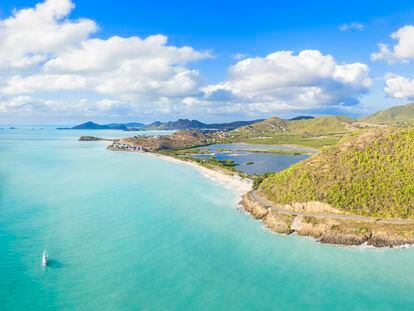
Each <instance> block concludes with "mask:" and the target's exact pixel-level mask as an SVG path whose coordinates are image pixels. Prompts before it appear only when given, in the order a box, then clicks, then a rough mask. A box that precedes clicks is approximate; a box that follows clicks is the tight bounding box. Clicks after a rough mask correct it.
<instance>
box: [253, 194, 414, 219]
mask: <svg viewBox="0 0 414 311" xmlns="http://www.w3.org/2000/svg"><path fill="white" fill-rule="evenodd" d="M248 195H249V196H250V197H251V198H252V199H253V200H255V201H257V202H259V203H260V204H261V205H263V206H265V207H266V208H269V209H270V210H272V211H275V212H278V213H281V214H285V215H292V216H305V217H314V218H332V219H346V220H356V221H367V222H376V223H388V224H414V220H413V219H398V218H395V219H391V218H377V217H365V216H358V215H340V214H315V213H306V212H295V211H289V210H286V209H283V208H280V207H277V206H276V205H275V204H274V203H273V202H270V201H269V200H267V199H265V198H263V197H262V196H261V195H259V193H258V192H257V190H253V191H251V192H249V194H248Z"/></svg>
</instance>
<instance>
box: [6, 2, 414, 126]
mask: <svg viewBox="0 0 414 311" xmlns="http://www.w3.org/2000/svg"><path fill="white" fill-rule="evenodd" d="M47 2H48V3H47ZM39 3H42V1H22V0H15V1H8V0H3V1H2V2H1V3H0V19H1V20H3V21H5V20H7V19H13V18H14V19H15V20H16V21H17V22H18V23H21V24H22V25H23V26H19V27H14V26H10V27H9V26H7V25H6V26H5V25H2V26H0V38H1V37H5V36H9V37H10V38H13V37H12V36H15V37H18V38H20V37H19V33H18V31H20V32H22V31H23V32H24V30H25V28H24V27H28V29H32V27H30V24H29V22H28V23H26V22H25V21H24V18H26V17H25V16H23V17H19V18H17V16H18V14H19V12H20V10H22V9H27V8H31V9H32V10H33V16H35V15H36V14H38V12H37V11H36V9H35V6H36V4H39ZM43 4H44V5H46V4H47V5H49V7H53V8H56V9H57V10H62V12H58V13H57V16H58V17H56V16H55V17H54V18H55V19H56V20H55V21H53V22H52V24H53V25H46V24H44V23H42V25H40V26H39V31H38V32H36V35H39V33H42V32H44V33H45V36H44V38H45V40H48V39H47V38H48V36H49V35H50V38H51V39H50V40H53V38H56V36H57V34H56V33H55V32H58V31H60V30H59V25H62V24H64V23H67V22H69V23H76V22H77V21H78V20H79V19H88V20H89V21H93V23H95V25H96V29H86V28H87V27H92V26H90V25H89V26H88V25H84V28H82V27H79V33H80V35H79V38H77V40H78V42H75V41H76V40H75V39H73V38H72V37H73V36H76V35H74V34H72V33H71V34H70V35H68V36H72V37H70V38H68V37H65V38H64V39H62V40H63V41H62V42H61V43H59V44H60V46H62V48H57V47H56V46H55V45H53V44H51V45H48V44H45V47H44V48H42V49H41V50H40V51H38V50H35V51H34V50H33V49H32V48H29V47H27V46H14V45H11V46H5V47H4V48H9V50H10V49H17V50H19V51H20V50H21V51H22V52H21V54H20V57H21V58H22V59H23V58H24V57H32V56H33V55H35V56H38V58H39V60H36V61H32V60H30V66H29V65H28V66H26V65H25V67H24V68H22V66H21V65H19V66H15V65H10V63H12V62H14V61H16V59H13V60H10V59H7V57H8V55H6V54H4V55H6V56H4V57H5V58H6V61H7V62H6V61H4V64H6V65H4V66H3V74H0V78H1V79H0V91H2V92H0V122H6V121H9V122H7V123H14V122H15V123H19V122H21V123H36V122H41V123H55V122H60V123H61V122H69V123H70V122H78V121H83V120H85V119H94V120H98V121H127V120H141V121H151V120H155V119H160V120H167V119H175V118H178V117H189V118H198V119H201V120H203V121H224V120H234V119H250V118H254V117H265V116H270V115H279V116H282V117H289V116H294V115H298V114H314V115H317V114H326V113H328V114H347V115H351V116H358V115H361V114H367V113H371V112H373V111H377V110H379V109H383V108H386V107H389V106H392V105H395V104H402V103H406V102H408V101H410V100H411V99H413V98H414V82H413V81H412V80H411V79H412V78H413V77H412V69H413V65H412V64H411V59H412V58H414V55H410V54H409V53H408V54H407V53H405V52H401V53H400V52H393V47H395V46H396V45H397V44H398V42H399V41H398V40H400V43H401V45H404V46H408V47H410V42H411V41H410V40H411V37H412V36H413V34H412V33H411V32H410V31H409V30H410V29H408V30H407V32H406V33H404V35H403V36H401V37H399V38H397V39H391V38H390V35H391V34H392V33H394V32H396V31H398V30H399V29H401V28H403V27H404V26H409V25H412V24H414V22H413V21H414V4H413V3H412V1H376V2H375V4H374V3H373V2H371V1H295V2H294V3H292V2H288V1H203V2H201V1H132V0H130V1H125V0H117V1H112V0H107V1H90V0H88V1H79V0H78V1H76V0H74V1H70V0H49V1H46V2H44V3H43ZM68 5H69V6H71V8H70V9H68V7H67V6H68ZM38 11H39V12H40V10H38ZM13 12H15V13H13ZM48 12H49V11H48ZM53 12H55V11H53ZM39 14H40V13H39ZM42 14H43V13H42ZM51 14H52V15H53V14H54V13H51ZM59 14H60V15H59ZM42 16H43V17H44V15H42ZM43 17H42V18H43ZM27 19H28V20H29V21H31V18H27ZM33 20H34V21H33V22H34V23H36V21H35V19H34V18H33ZM17 22H16V24H17ZM36 25H38V24H36ZM49 26H50V27H55V26H56V27H57V28H56V29H55V30H53V31H55V32H53V33H52V34H50V33H48V31H49V29H50V27H49ZM341 26H342V27H341ZM13 27H14V28H13ZM41 27H43V28H41ZM85 27H86V28H85ZM34 28H35V27H33V29H34ZM92 28H93V27H92ZM82 32H83V33H84V35H82ZM157 34H161V35H163V36H165V38H166V40H167V42H166V43H159V44H158V43H156V44H155V45H157V46H158V47H160V46H161V48H160V49H159V50H158V51H157V52H156V53H155V54H156V55H155V56H154V60H153V61H154V64H163V65H165V68H160V70H159V71H157V73H153V72H146V71H147V69H145V70H144V71H145V72H146V73H145V74H141V67H140V66H141V65H140V64H142V63H143V59H142V54H139V55H138V56H136V55H135V56H134V55H128V57H127V58H126V59H125V63H122V64H120V65H119V66H123V65H125V64H130V62H131V61H132V62H133V63H134V64H135V65H134V66H135V67H134V69H133V70H135V71H137V72H140V74H139V77H137V75H136V74H135V73H134V72H132V73H131V72H130V71H128V74H130V75H131V76H128V77H129V78H128V79H127V80H122V81H121V80H119V79H118V77H119V76H118V75H121V76H125V73H124V72H118V71H117V73H116V74H117V75H115V74H114V70H116V68H111V69H110V70H109V69H107V68H108V66H107V64H101V66H102V69H101V68H99V72H100V73H99V77H94V76H93V75H94V74H96V72H97V69H96V68H95V69H93V70H92V69H91V68H88V69H87V70H86V69H85V70H83V69H82V73H81V71H80V70H79V69H76V70H75V69H73V68H69V69H68V68H66V67H65V70H63V69H62V68H60V67H59V68H57V69H56V68H55V67H56V66H49V65H48V64H47V62H50V61H52V62H54V59H55V58H56V59H57V58H59V59H60V58H62V62H65V60H67V57H68V55H67V53H66V52H67V51H72V50H73V49H75V48H78V49H79V47H80V46H82V44H83V43H84V42H86V41H88V40H93V39H96V38H100V39H102V40H103V41H106V40H109V39H110V38H112V37H114V36H117V37H121V38H124V39H128V38H132V37H135V36H137V37H139V38H140V39H142V40H144V39H145V38H147V37H148V36H154V35H157ZM6 39H7V37H6ZM6 41H7V40H6ZM11 41H12V40H11ZM23 41H24V40H23ZM412 41H413V42H414V38H412ZM28 42H29V43H30V40H28ZM380 43H385V44H388V49H389V50H390V51H391V53H388V54H387V53H383V56H380V57H379V58H380V59H377V60H375V61H374V60H373V59H372V54H373V53H377V52H378V51H379V48H378V44H380ZM1 45H2V43H1V42H0V63H1V62H2V60H1V58H2V55H3V54H2V53H1ZM108 45H109V44H104V45H103V47H102V49H108V51H109V49H110V47H108ZM111 46H112V45H111ZM169 46H171V47H174V48H176V49H180V48H182V47H183V46H188V47H190V48H191V49H192V53H193V54H191V55H190V56H188V55H187V54H185V53H186V52H185V51H182V50H181V51H179V52H177V53H181V54H180V55H181V56H177V55H176V54H174V55H169V56H168V60H164V59H162V57H163V56H164V55H165V53H170V52H167V50H166V49H165V48H166V47H169ZM123 48H125V47H123ZM48 49H49V50H48ZM119 49H121V47H119ZM303 50H315V51H318V52H319V53H320V55H316V56H315V55H313V54H312V55H311V56H304V57H305V58H304V59H302V58H301V59H300V61H299V62H298V60H299V59H298V58H297V56H298V54H299V53H300V52H301V51H303ZM97 51H99V49H97ZM137 51H138V52H137V53H143V52H142V51H143V48H142V47H137ZM280 51H292V52H293V53H292V55H293V56H292V57H288V60H287V61H288V62H292V66H288V68H287V69H286V71H288V72H286V75H287V76H290V75H292V77H291V78H289V79H287V80H286V81H285V80H283V79H282V80H283V81H282V80H281V81H279V77H284V76H285V72H284V71H283V70H282V69H280V68H279V67H280V66H281V65H282V66H283V64H284V62H285V58H284V57H282V56H280V55H279V56H277V57H276V60H272V61H268V60H266V56H268V55H269V54H271V53H277V52H280ZM38 53H39V55H37V54H38ZM65 53H66V54H65ZM91 53H92V52H91ZM97 53H98V52H97ZM108 53H109V52H108ZM146 53H147V52H145V53H144V54H145V55H146V56H145V60H147V59H148V58H147V57H148V56H147V54H146ZM157 53H159V54H157ZM174 53H175V52H174ZM183 53H184V54H185V55H184V54H183ZM197 53H198V54H197ZM413 53H414V52H413ZM98 54H99V53H98ZM124 54H125V53H122V55H124ZM28 55H29V56H28ZM110 55H118V54H110ZM236 55H238V58H237V59H235V56H236ZM329 55H330V56H331V57H332V58H333V64H331V65H332V66H331V67H332V68H331V69H327V71H329V72H327V73H324V74H319V73H318V72H315V68H310V69H309V68H308V69H306V70H305V71H304V72H302V71H301V68H300V66H301V64H303V62H302V61H307V60H309V59H314V58H315V57H316V58H318V59H321V61H322V62H323V63H324V64H325V62H326V61H329V60H327V59H326V58H325V57H327V56H329ZM16 57H17V56H16ZM97 57H98V56H97ZM114 57H115V56H114ZM255 58H259V60H258V62H252V63H251V64H250V63H249V66H250V67H249V68H250V69H249V70H248V71H247V72H246V71H245V69H243V68H244V67H243V66H246V64H245V63H247V62H250V61H248V60H249V59H255ZM178 59H179V60H178ZM244 60H247V61H244ZM238 62H244V64H242V63H240V64H238V66H236V65H237V63H238ZM150 63H152V60H150ZM356 63H358V64H359V63H361V64H364V65H365V66H366V68H365V67H363V68H362V67H358V66H355V68H352V70H351V71H354V69H355V70H359V71H360V72H358V77H357V76H355V77H352V78H351V80H352V81H346V83H345V82H344V79H345V78H344V77H342V76H341V77H340V78H338V74H339V75H341V73H338V72H342V71H343V70H342V69H341V68H339V69H335V68H337V67H335V66H346V65H349V64H351V65H352V64H356ZM13 64H14V63H13ZM156 66H158V65H156ZM160 66H161V65H160ZM231 66H235V70H233V71H232V70H231ZM272 66H274V67H272ZM298 66H299V71H300V73H298V76H297V75H295V74H293V73H292V72H291V71H292V70H296V69H297V68H298ZM352 66H353V65H352ZM52 67H53V68H52ZM75 67H76V66H75ZM104 67H105V68H106V69H105V70H106V71H105V70H104V69H103V68H104ZM266 67H269V68H276V69H274V70H273V69H266ZM357 67H358V68H357ZM50 68H52V69H50ZM77 68H78V67H77ZM128 68H130V67H128ZM344 68H348V67H344ZM131 70H132V69H131ZM272 70H273V71H272ZM335 70H336V72H334V71H335ZM338 70H339V71H338ZM316 71H317V70H316ZM365 71H366V72H365ZM4 72H5V73H4ZM168 72H169V73H168ZM173 72H174V73H173ZM229 72H230V73H229ZM365 74H366V75H367V76H364V75H365ZM45 75H47V76H45ZM51 75H52V76H51ZM63 75H64V76H63ZM82 75H83V76H82ZM169 75H170V76H169ZM302 75H303V76H306V77H307V78H306V79H305V80H306V81H303V82H300V83H299V82H298V83H295V81H296V80H298V78H297V77H300V76H302ZM183 76H185V78H182V77H183ZM85 77H86V78H85ZM108 77H110V79H112V80H109V78H108ZM347 77H349V75H348V74H347ZM361 77H362V78H361ZM12 78H13V79H12ZM41 79H43V80H41ZM59 79H63V81H65V82H66V81H69V82H68V83H65V84H66V85H65V86H61V85H60V84H59V85H56V86H53V87H50V85H51V82H50V81H57V80H59ZM73 79H76V81H74V82H73ZM85 79H86V80H87V81H86V82H85V81H84V80H85ZM134 79H138V80H137V81H135V80H134ZM177 79H178V80H177ZM183 79H184V80H183ZM267 79H275V82H274V83H272V81H263V80H267ZM338 79H339V80H338ZM368 79H369V80H370V81H368ZM91 80H93V81H92V82H91ZM98 80H99V81H98ZM149 80H151V81H152V83H151V86H150V88H153V89H152V91H151V92H150V91H148V92H147V89H145V91H143V88H144V86H142V85H141V84H142V83H144V85H145V83H146V82H147V81H149ZM322 80H323V81H322ZM16 81H17V82H16ZM39 81H40V82H39ZM45 81H46V82H45ZM59 81H60V80H59ZM114 81H115V82H116V83H115V82H114ZM177 81H178V82H177ZM386 81H388V82H387V83H388V85H389V87H388V89H387V91H385V90H384V84H385V82H386ZM72 82H73V85H72ZM121 82H122V84H119V83H121ZM1 83H4V86H3V87H2V85H1ZM117 83H118V84H117ZM174 83H177V84H174ZM255 83H257V86H255V87H253V86H252V87H251V88H250V86H251V85H255ZM69 84H70V85H72V86H71V87H68V85H69ZM125 84H128V85H135V84H136V85H137V87H135V88H132V89H131V88H129V89H125V90H124V91H120V90H119V89H122V88H123V87H124V86H125ZM45 85H46V86H45ZM108 85H109V86H108ZM165 85H167V86H165ZM184 85H186V87H184ZM181 86H182V87H183V89H182V90H180V91H178V92H174V91H172V90H171V89H168V90H166V88H167V87H168V88H172V89H177V88H179V87H181ZM246 86H247V89H249V88H250V89H249V90H247V91H246V90H245V89H246ZM275 89H278V90H279V91H277V92H276V93H275V91H274V90H275ZM309 90H311V91H312V94H311V95H309ZM289 92H297V93H298V94H299V95H303V96H299V95H298V97H295V96H291V94H288V93H289ZM302 93H303V94H302ZM315 94H316V95H315ZM308 96H310V97H309V98H310V100H309V102H307V100H308ZM56 107H58V108H56Z"/></svg>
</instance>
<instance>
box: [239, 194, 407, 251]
mask: <svg viewBox="0 0 414 311" xmlns="http://www.w3.org/2000/svg"><path fill="white" fill-rule="evenodd" d="M240 203H241V205H242V206H243V208H244V209H245V210H246V211H247V212H248V213H250V214H251V215H252V216H253V217H254V218H255V219H259V220H261V221H263V223H264V224H265V226H266V227H268V228H269V229H270V230H272V231H274V232H276V233H280V234H291V233H296V234H297V235H300V236H309V237H312V238H314V239H315V240H317V241H319V242H321V243H329V244H339V245H362V244H366V245H372V246H375V247H398V246H405V245H411V244H414V224H413V223H407V224H402V223H392V222H391V221H390V222H387V223H384V222H383V221H381V220H379V221H378V220H372V221H359V220H353V219H339V218H323V217H317V216H316V215H315V217H312V216H301V215H295V214H289V213H282V212H278V211H275V210H272V209H270V208H267V207H265V206H264V205H263V204H262V203H260V202H258V201H257V200H255V199H254V198H253V197H252V196H251V195H250V192H248V193H246V194H245V195H243V197H242V200H241V202H240Z"/></svg>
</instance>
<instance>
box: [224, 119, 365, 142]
mask: <svg viewBox="0 0 414 311" xmlns="http://www.w3.org/2000/svg"><path fill="white" fill-rule="evenodd" d="M354 122H355V121H354V120H353V119H351V118H347V117H340V116H323V117H317V118H312V119H302V120H292V121H289V120H284V119H280V118H276V117H273V118H269V119H266V120H264V121H262V122H257V123H254V124H251V125H249V126H243V127H240V128H238V129H236V130H234V131H232V132H231V133H230V134H229V136H230V137H232V138H233V139H235V140H238V141H244V142H248V143H257V144H296V145H302V146H306V147H315V148H320V147H323V146H328V145H332V144H335V143H336V142H337V141H338V140H339V139H340V138H341V137H342V136H343V135H344V134H346V133H349V132H350V131H353V130H355V129H357V127H355V126H354V125H353V124H354Z"/></svg>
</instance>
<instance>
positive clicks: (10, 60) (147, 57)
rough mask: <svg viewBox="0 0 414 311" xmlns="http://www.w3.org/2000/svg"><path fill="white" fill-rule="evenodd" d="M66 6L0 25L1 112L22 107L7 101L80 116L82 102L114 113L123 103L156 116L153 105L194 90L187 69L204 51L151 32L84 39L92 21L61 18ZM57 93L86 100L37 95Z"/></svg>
mask: <svg viewBox="0 0 414 311" xmlns="http://www.w3.org/2000/svg"><path fill="white" fill-rule="evenodd" d="M74 7H75V6H74V4H73V2H72V1H71V0H46V1H44V2H42V3H39V4H37V5H36V6H35V7H34V8H28V9H22V10H18V11H15V12H13V14H12V15H11V16H10V17H8V18H5V19H3V20H0V69H1V71H0V92H1V93H2V94H3V96H8V100H5V99H3V111H4V109H5V107H9V108H10V109H11V108H13V107H14V108H13V109H16V107H17V108H18V107H28V106H30V105H29V104H26V103H25V104H24V105H14V104H10V103H14V102H15V101H14V99H13V97H16V98H20V101H21V100H22V99H25V100H28V101H29V102H30V103H34V102H37V106H38V107H40V106H41V107H43V108H47V109H51V110H52V109H53V107H52V105H56V107H59V109H64V108H65V105H71V107H69V106H67V107H66V108H67V111H72V110H73V108H80V109H79V112H84V111H85V105H88V104H89V105H90V107H92V108H93V109H97V110H99V109H100V108H101V107H107V108H108V107H109V108H111V107H112V108H113V109H114V111H115V110H116V111H118V112H120V111H121V110H122V109H120V106H121V105H124V106H126V107H128V110H131V111H132V110H135V111H140V110H141V109H140V106H146V105H148V102H152V103H154V110H156V109H158V108H157V103H161V102H163V103H164V105H167V104H174V103H176V102H177V101H180V100H181V99H182V98H184V97H188V96H193V95H195V94H196V93H197V92H198V90H199V87H200V85H201V84H200V83H201V77H200V73H199V72H198V71H197V70H195V69H191V68H189V67H188V64H189V63H191V62H194V61H197V60H202V59H205V58H210V57H211V54H210V52H208V51H197V50H195V49H193V48H192V47H188V46H183V47H177V46H172V45H169V44H168V38H167V37H166V36H164V35H159V34H158V35H152V36H148V37H146V38H140V37H138V36H132V37H126V38H124V37H119V36H113V37H109V38H107V39H103V38H96V37H92V36H93V35H94V34H95V33H96V32H97V30H98V27H97V25H96V23H95V22H94V21H93V20H90V19H79V20H73V19H69V14H70V13H71V11H72V10H73V9H74ZM11 51H13V52H11ZM61 91H72V92H73V94H76V93H77V92H81V93H82V94H84V93H88V94H89V95H90V97H91V98H93V100H90V102H89V103H88V101H83V102H82V104H81V105H79V104H78V103H79V101H78V102H77V104H75V103H74V101H68V102H66V103H65V102H64V101H60V103H58V101H57V100H48V101H46V100H42V99H39V97H40V96H41V94H46V93H48V94H49V96H48V98H50V97H51V96H52V95H53V94H57V95H58V93H59V92H61ZM96 98H101V101H96ZM166 98H167V99H168V100H167V101H166V100H165V99H166ZM20 101H18V102H20ZM46 102H47V104H45V103H46ZM6 103H7V104H6ZM39 103H41V105H40V104H39ZM102 103H105V104H102ZM108 103H111V104H110V105H109V104H108ZM166 103H167V104H166ZM31 106H32V107H35V106H34V105H32V104H31ZM133 106H135V108H134V107H133ZM106 110H108V109H106ZM59 111H61V110H59Z"/></svg>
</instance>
